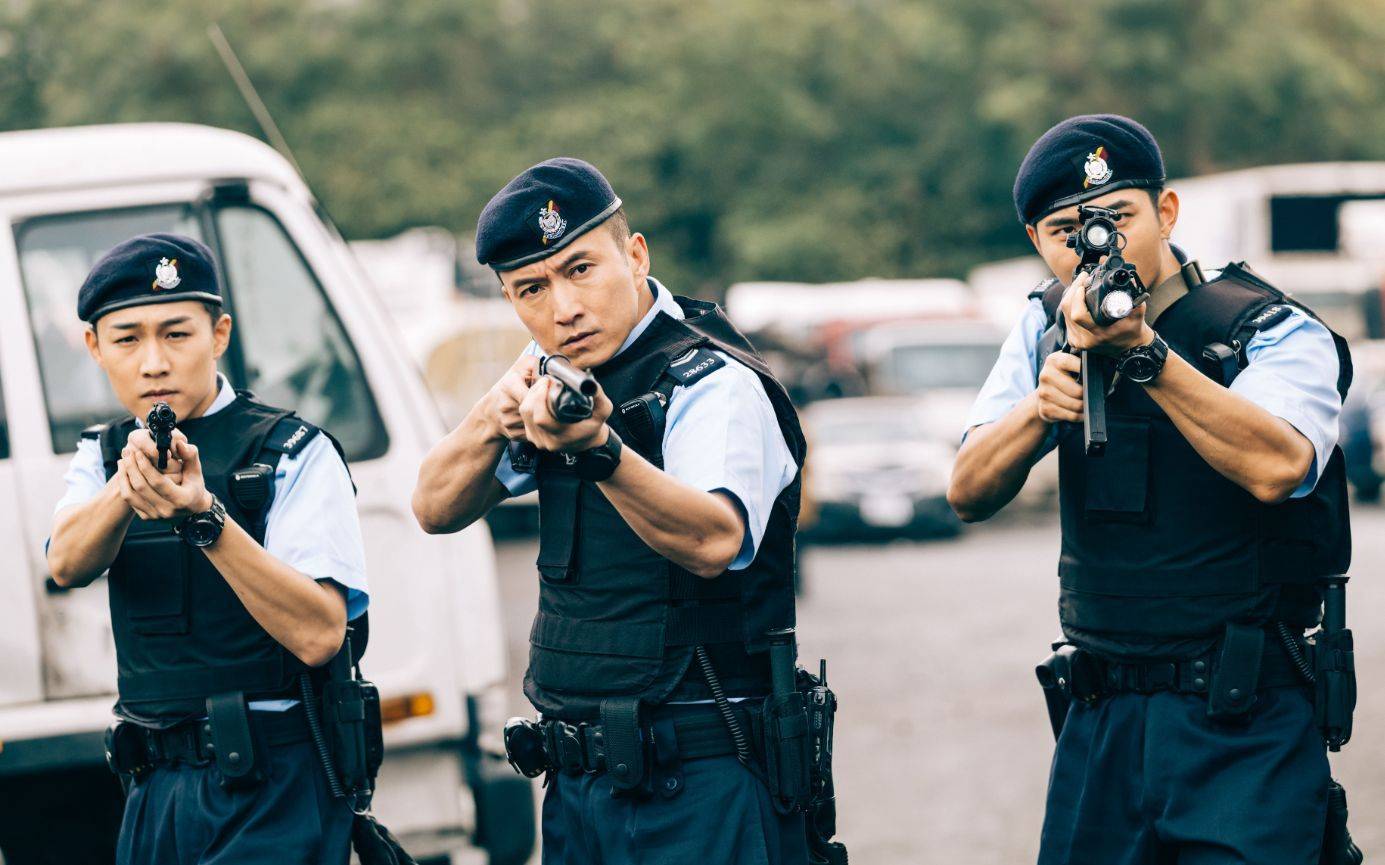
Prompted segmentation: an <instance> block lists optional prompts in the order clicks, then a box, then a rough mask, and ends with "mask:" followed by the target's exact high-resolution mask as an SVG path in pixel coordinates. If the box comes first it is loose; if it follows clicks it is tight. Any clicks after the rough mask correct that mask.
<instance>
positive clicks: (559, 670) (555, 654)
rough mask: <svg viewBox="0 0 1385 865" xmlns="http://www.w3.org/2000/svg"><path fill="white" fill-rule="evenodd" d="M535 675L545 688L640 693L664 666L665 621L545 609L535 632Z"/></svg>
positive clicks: (531, 651) (531, 669)
mask: <svg viewBox="0 0 1385 865" xmlns="http://www.w3.org/2000/svg"><path fill="white" fill-rule="evenodd" d="M529 644H530V645H529V675H530V676H531V677H533V679H534V681H535V682H536V683H538V684H539V685H541V686H543V687H544V688H548V689H551V690H553V691H560V692H562V691H566V692H573V693H582V694H593V695H599V696H611V695H628V694H637V693H639V692H641V691H643V690H644V689H645V688H647V687H649V685H650V684H651V683H652V682H653V681H654V678H655V676H657V675H658V674H659V671H660V670H661V669H662V668H663V660H664V624H663V622H646V623H636V622H599V621H585V620H578V619H566V618H563V617H561V616H556V615H552V614H550V613H543V612H540V613H539V614H538V615H537V616H536V617H535V618H534V628H533V630H532V631H531V632H530V634H529Z"/></svg>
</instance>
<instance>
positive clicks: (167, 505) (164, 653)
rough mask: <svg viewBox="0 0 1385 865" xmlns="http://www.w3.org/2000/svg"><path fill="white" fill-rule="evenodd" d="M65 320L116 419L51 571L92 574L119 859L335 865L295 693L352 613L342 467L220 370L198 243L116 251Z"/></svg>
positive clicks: (84, 478) (355, 579)
mask: <svg viewBox="0 0 1385 865" xmlns="http://www.w3.org/2000/svg"><path fill="white" fill-rule="evenodd" d="M77 314H78V315H79V316H80V317H81V318H82V319H83V320H84V321H86V322H88V323H89V324H90V325H91V327H90V329H89V330H88V331H87V334H86V341H87V348H88V350H89V351H90V353H91V356H92V359H93V360H95V361H96V363H97V365H99V366H100V367H101V369H102V370H104V371H105V373H106V375H107V377H108V378H109V379H110V383H111V387H112V389H113V390H114V391H115V394H116V396H117V397H118V398H119V400H120V402H121V404H122V405H123V406H125V408H126V409H127V410H128V411H129V412H130V414H131V416H130V417H126V418H124V419H121V420H116V421H113V422H112V423H110V424H107V425H104V426H101V427H95V428H93V429H89V430H87V431H86V432H84V433H83V434H82V439H81V441H80V442H79V443H78V447H77V453H76V455H75V456H74V457H73V458H72V464H71V467H70V468H69V469H68V472H67V476H66V483H67V492H66V494H65V495H64V496H63V498H62V500H61V501H60V502H59V503H58V506H57V511H56V515H55V517H54V523H53V531H52V535H51V539H50V542H49V546H48V564H49V568H50V569H51V573H52V575H53V579H54V580H55V581H56V582H57V583H59V584H60V585H63V586H69V587H70V586H84V585H87V584H89V583H91V582H92V581H93V580H95V579H96V578H97V577H99V576H100V575H101V574H102V573H105V572H106V571H107V569H109V576H108V587H109V591H110V603H111V623H112V627H113V630H114V633H115V642H116V661H117V666H118V668H119V686H118V687H119V702H118V703H117V704H116V713H117V714H118V715H119V716H120V718H121V719H122V720H121V723H120V725H118V727H117V728H114V730H113V735H112V736H111V738H110V740H109V741H110V743H111V750H112V752H113V755H112V757H113V759H112V762H113V764H115V767H116V768H117V770H118V771H121V772H123V773H129V774H132V775H133V782H132V783H131V784H130V786H129V791H128V798H127V801H126V808H125V816H124V820H123V823H122V826H121V833H120V840H119V845H118V851H117V861H118V862H120V863H159V865H167V863H188V865H191V863H202V865H206V863H223V862H224V863H230V862H252V861H260V862H276V863H278V862H294V863H340V865H345V863H346V861H347V857H348V854H349V850H348V844H349V834H350V828H351V821H352V815H351V811H350V808H349V807H348V805H347V804H346V802H345V800H341V799H333V798H332V797H331V796H330V795H329V794H328V792H327V784H326V777H325V775H324V771H323V768H322V767H321V766H320V765H319V763H318V758H317V756H316V752H315V751H314V748H313V746H312V743H311V742H310V737H309V732H308V726H307V722H306V720H305V714H304V708H303V705H302V704H301V703H300V702H299V698H300V695H301V693H302V691H301V687H302V682H301V681H300V674H304V673H307V672H308V671H310V670H313V669H314V668H318V667H320V666H321V665H323V664H325V663H326V662H327V661H328V660H330V659H331V658H332V657H333V656H334V655H336V653H337V651H338V649H339V647H341V645H342V642H343V637H344V635H345V629H346V625H347V622H348V621H349V620H352V619H355V618H356V617H357V616H359V615H361V614H362V613H363V612H364V611H365V608H366V605H367V602H368V596H367V588H366V582H365V567H364V552H363V549H362V545H361V532H360V525H359V522H358V518H357V514H356V507H355V501H354V490H353V488H352V484H351V479H350V476H349V474H348V472H347V468H346V464H345V462H344V461H343V459H342V457H341V455H340V453H339V452H338V450H337V449H336V448H335V447H334V445H335V442H334V441H333V440H332V439H331V438H330V437H329V436H328V435H326V434H325V433H323V432H322V431H321V430H319V429H317V428H316V427H314V426H312V425H311V424H308V423H306V422H305V421H302V420H300V419H299V418H298V417H296V416H294V415H293V414H292V413H291V412H289V411H286V410H282V409H276V408H271V407H268V406H264V405H261V404H259V403H257V402H255V401H254V400H253V399H252V398H251V397H250V396H249V395H248V394H247V393H244V392H239V393H238V392H236V391H234V390H232V388H231V387H230V385H229V384H228V382H227V381H226V379H225V378H223V377H222V376H221V375H220V374H218V372H217V369H216V362H217V359H218V358H219V357H220V356H221V355H222V353H223V352H224V351H225V350H226V346H227V343H228V341H229V339H230V336H231V317H230V316H229V315H226V314H224V313H223V312H222V311H221V290H220V287H219V283H218V279H217V274H216V267H215V264H214V263H213V260H212V255H211V251H210V250H208V249H207V247H206V246H204V245H203V244H201V243H199V242H198V241H196V240H193V239H191V238H187V237H179V236H174V235H166V234H154V235H146V236H141V237H136V238H134V239H132V240H129V241H126V242H125V243H122V244H121V245H119V246H117V247H115V248H114V249H112V250H111V251H110V252H108V253H107V254H106V255H105V257H104V258H102V259H101V261H100V262H98V263H97V264H96V266H95V267H94V268H93V269H92V271H91V274H90V275H89V276H88V277H87V280H86V282H85V283H84V284H83V285H82V288H81V293H80V296H79V299H78V309H77ZM160 402H162V403H167V404H168V405H169V406H170V407H171V408H172V409H173V411H174V413H175V414H176V415H177V423H178V425H177V429H176V430H175V431H174V433H173V441H172V448H171V450H170V451H169V452H168V454H167V466H166V468H165V469H164V470H163V471H162V472H160V471H159V469H158V468H157V461H158V450H157V448H156V446H155V443H154V440H153V438H152V437H151V435H150V432H149V430H148V429H146V428H145V427H144V424H143V420H142V419H143V418H145V417H146V415H147V414H148V412H149V411H150V409H151V408H153V406H154V405H155V404H156V403H160ZM127 777H128V775H127Z"/></svg>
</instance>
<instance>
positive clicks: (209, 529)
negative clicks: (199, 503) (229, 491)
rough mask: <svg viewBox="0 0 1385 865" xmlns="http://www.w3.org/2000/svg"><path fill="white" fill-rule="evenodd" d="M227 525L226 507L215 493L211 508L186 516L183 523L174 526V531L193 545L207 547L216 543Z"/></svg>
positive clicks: (199, 547) (200, 547)
mask: <svg viewBox="0 0 1385 865" xmlns="http://www.w3.org/2000/svg"><path fill="white" fill-rule="evenodd" d="M225 527H226V507H225V506H224V505H222V504H221V500H220V499H218V498H217V497H216V495H215V494H213V495H212V506H211V508H209V509H208V510H205V511H203V512H202V513H200V514H192V515H191V516H189V517H185V518H184V519H183V521H182V522H181V523H179V524H178V525H176V526H174V527H173V531H174V533H175V534H177V535H178V537H180V538H182V539H183V540H184V541H187V542H188V543H189V544H191V545H192V546H194V547H197V548H198V549H205V548H207V547H210V546H211V545H212V544H214V543H216V539H217V538H219V537H221V530H222V529H223V528H225Z"/></svg>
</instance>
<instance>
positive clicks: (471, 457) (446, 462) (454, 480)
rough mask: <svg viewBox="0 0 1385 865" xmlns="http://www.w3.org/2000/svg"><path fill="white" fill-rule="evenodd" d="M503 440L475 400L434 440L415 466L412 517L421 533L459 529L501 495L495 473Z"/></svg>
mask: <svg viewBox="0 0 1385 865" xmlns="http://www.w3.org/2000/svg"><path fill="white" fill-rule="evenodd" d="M507 442H508V439H506V438H505V437H504V436H501V435H499V434H498V433H497V432H496V431H495V430H493V429H492V428H491V426H490V424H489V423H488V422H487V421H486V419H485V414H484V411H483V410H482V408H481V404H480V403H477V406H476V408H473V409H472V410H471V412H470V413H468V414H467V416H466V418H465V419H463V420H462V422H461V423H460V424H458V426H457V428H456V429H454V430H452V432H450V433H448V434H447V435H446V436H445V437H444V438H443V440H442V441H441V442H439V443H438V444H437V445H436V446H435V447H434V448H433V449H432V450H431V451H429V452H428V456H427V457H425V458H424V460H423V464H422V465H421V466H420V467H419V470H418V484H417V486H415V488H414V496H413V509H414V517H415V518H416V519H417V520H418V524H419V525H420V526H422V528H423V530H424V531H425V532H428V533H429V534H438V533H444V532H456V531H460V530H462V529H464V528H466V527H467V526H469V525H471V524H472V523H473V522H475V521H476V520H478V519H480V518H481V517H483V516H485V515H486V512H487V511H489V510H490V509H491V508H493V507H495V505H496V504H497V503H498V502H499V501H500V500H502V499H503V498H504V497H505V489H504V487H503V486H502V485H501V484H500V482H499V481H498V480H496V478H495V467H496V465H497V464H498V463H499V462H500V457H501V454H503V453H504V451H505V447H506V444H507Z"/></svg>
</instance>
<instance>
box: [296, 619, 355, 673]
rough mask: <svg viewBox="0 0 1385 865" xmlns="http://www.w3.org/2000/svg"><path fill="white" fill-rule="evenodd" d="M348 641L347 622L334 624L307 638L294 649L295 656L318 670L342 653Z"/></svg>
mask: <svg viewBox="0 0 1385 865" xmlns="http://www.w3.org/2000/svg"><path fill="white" fill-rule="evenodd" d="M345 641H346V622H345V621H344V620H343V621H341V622H333V623H331V624H328V625H325V626H323V627H322V628H320V629H319V630H318V631H317V632H316V633H314V634H311V635H309V636H308V637H306V638H305V639H304V640H303V641H302V643H301V645H299V646H298V647H296V648H294V649H293V650H292V651H293V654H294V656H295V657H296V658H298V660H300V661H302V662H303V663H304V664H306V665H308V666H309V667H313V668H317V667H321V666H324V665H326V664H327V662H329V661H331V660H332V659H333V658H335V657H336V656H337V652H339V651H341V647H342V643H344V642H345Z"/></svg>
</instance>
